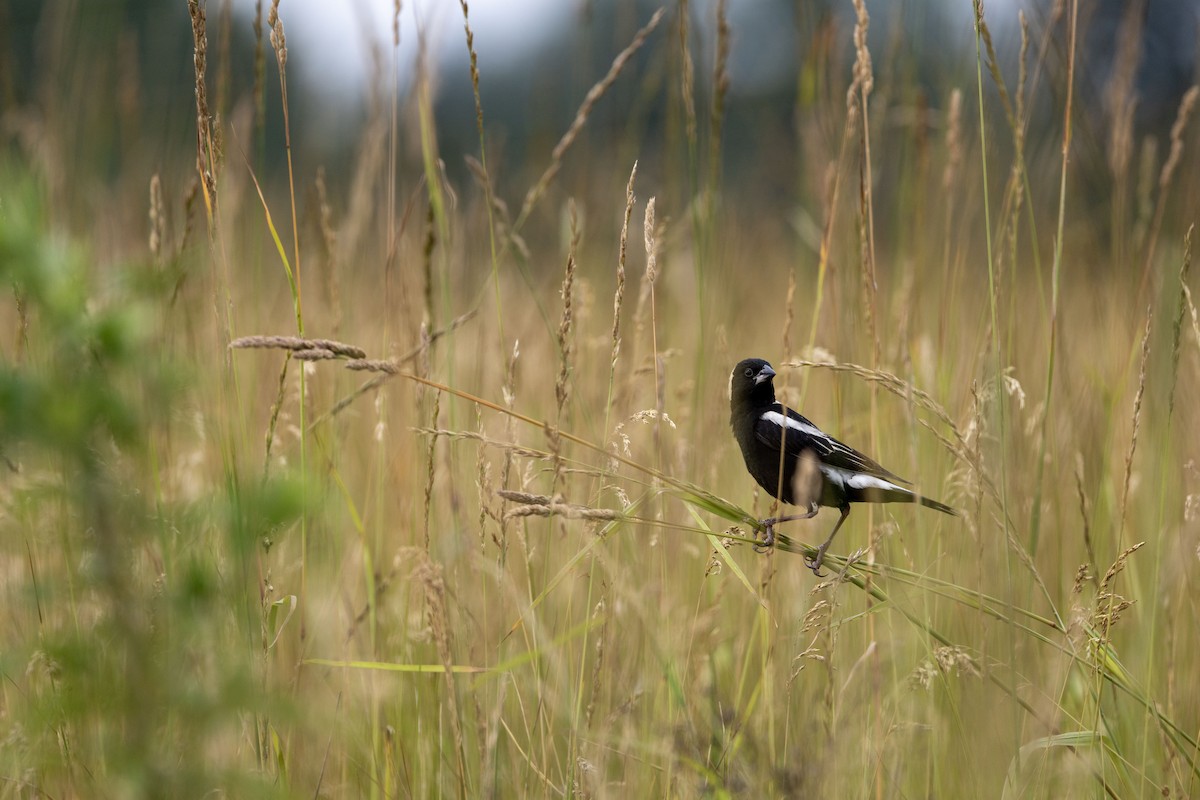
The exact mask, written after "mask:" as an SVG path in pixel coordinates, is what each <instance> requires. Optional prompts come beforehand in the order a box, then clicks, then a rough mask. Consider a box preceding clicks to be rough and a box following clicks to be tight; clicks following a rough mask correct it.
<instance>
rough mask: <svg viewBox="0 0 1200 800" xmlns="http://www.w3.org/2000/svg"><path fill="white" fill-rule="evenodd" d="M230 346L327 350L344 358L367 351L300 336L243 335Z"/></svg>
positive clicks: (348, 345) (364, 356)
mask: <svg viewBox="0 0 1200 800" xmlns="http://www.w3.org/2000/svg"><path fill="white" fill-rule="evenodd" d="M229 346H230V348H235V349H236V348H258V349H268V350H291V351H293V352H295V353H301V352H304V351H306V350H327V351H329V352H330V353H334V354H335V355H338V356H342V357H344V358H353V359H363V358H366V357H367V352H366V351H365V350H363V349H362V348H361V347H357V346H355V345H352V344H345V343H343V342H335V341H333V340H332V339H306V338H304V337H302V336H243V337H241V338H239V339H234V340H233V341H232V342H230V343H229Z"/></svg>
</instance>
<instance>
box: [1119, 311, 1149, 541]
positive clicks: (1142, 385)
mask: <svg viewBox="0 0 1200 800" xmlns="http://www.w3.org/2000/svg"><path fill="white" fill-rule="evenodd" d="M1153 319H1154V312H1153V309H1152V308H1151V307H1150V306H1147V307H1146V328H1145V331H1144V332H1143V333H1142V360H1141V364H1140V366H1139V367H1138V388H1137V393H1136V394H1135V395H1134V397H1133V432H1132V433H1131V434H1130V437H1129V452H1127V453H1126V454H1125V477H1124V479H1123V480H1122V481H1121V512H1120V513H1121V518H1120V521H1119V525H1118V529H1117V545H1118V546H1123V544H1122V543H1123V541H1124V536H1125V518H1126V516H1127V512H1128V510H1129V509H1128V506H1129V484H1130V480H1131V479H1132V477H1133V456H1134V454H1135V453H1136V452H1137V443H1138V430H1139V429H1140V427H1141V422H1142V397H1143V396H1144V395H1145V393H1146V365H1147V363H1148V362H1149V361H1150V323H1151V321H1152V320H1153Z"/></svg>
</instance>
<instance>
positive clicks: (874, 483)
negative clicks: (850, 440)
mask: <svg viewBox="0 0 1200 800" xmlns="http://www.w3.org/2000/svg"><path fill="white" fill-rule="evenodd" d="M821 474H822V475H824V476H825V480H827V481H829V482H830V483H835V484H837V485H838V486H841V487H843V488H844V487H847V486H848V487H850V488H851V489H883V490H885V491H897V492H904V493H905V494H912V492H911V491H909V490H908V489H905V488H904V487H903V486H897V485H896V484H894V483H892V482H891V481H885V480H884V479H883V478H877V477H876V476H874V475H866V474H864V473H861V472H854V471H852V470H848V469H840V468H838V467H829V466H826V465H824V464H822V465H821Z"/></svg>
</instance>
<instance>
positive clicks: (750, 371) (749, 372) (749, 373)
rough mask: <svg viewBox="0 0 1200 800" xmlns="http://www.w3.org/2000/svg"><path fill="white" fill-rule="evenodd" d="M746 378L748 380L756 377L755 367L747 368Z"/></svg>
mask: <svg viewBox="0 0 1200 800" xmlns="http://www.w3.org/2000/svg"><path fill="white" fill-rule="evenodd" d="M746 377H747V378H753V377H754V368H753V367H746Z"/></svg>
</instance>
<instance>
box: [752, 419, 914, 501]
mask: <svg viewBox="0 0 1200 800" xmlns="http://www.w3.org/2000/svg"><path fill="white" fill-rule="evenodd" d="M785 430H786V434H785V433H784V431H785ZM754 435H755V437H756V438H757V439H758V441H760V442H762V443H763V444H764V445H766V446H767V447H769V448H771V449H772V450H774V451H775V452H776V453H778V452H779V446H780V443H785V445H784V446H785V447H786V448H787V452H788V455H790V456H799V455H800V454H801V453H803V452H804V451H805V450H811V451H812V452H813V453H815V454H816V455H817V458H819V459H820V460H821V463H822V464H824V465H826V466H830V467H835V468H837V469H842V470H848V471H850V472H859V473H863V474H865V475H874V476H876V477H879V478H883V479H885V480H889V481H899V482H900V483H908V481H906V480H904V479H903V478H901V477H899V476H897V475H893V474H892V473H891V472H889V471H888V470H886V469H884V468H883V467H882V466H880V465H879V464H878V463H877V462H875V461H873V460H872V459H870V458H868V457H867V456H864V455H863V454H862V453H860V452H858V451H857V450H855V449H854V448H853V447H850V446H849V445H846V444H843V443H841V442H839V441H838V440H837V439H835V438H833V437H832V436H830V435H829V434H827V433H825V432H824V431H822V430H821V429H820V428H818V427H817V426H816V425H813V424H812V423H811V422H809V421H808V420H807V419H805V418H804V417H802V416H800V415H799V414H797V413H796V412H795V411H792V410H791V409H790V408H789V409H787V415H786V416H785V415H784V413H783V407H782V406H780V405H779V403H775V404H774V405H773V406H771V407H770V408H769V409H767V410H766V411H764V412H763V413H762V414H761V415H760V416H759V418H758V420H757V421H756V422H755V424H754Z"/></svg>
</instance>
